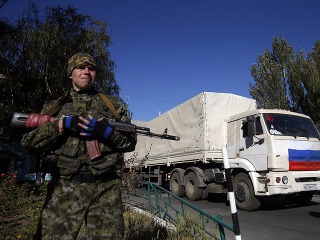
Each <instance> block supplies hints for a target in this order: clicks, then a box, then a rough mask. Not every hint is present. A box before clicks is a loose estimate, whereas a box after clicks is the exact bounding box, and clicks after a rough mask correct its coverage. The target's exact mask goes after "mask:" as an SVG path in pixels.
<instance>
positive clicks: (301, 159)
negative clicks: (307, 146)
mask: <svg viewBox="0 0 320 240" xmlns="http://www.w3.org/2000/svg"><path fill="white" fill-rule="evenodd" d="M288 155H289V171H314V170H320V151H319V150H297V149H288Z"/></svg>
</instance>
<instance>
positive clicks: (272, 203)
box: [171, 193, 320, 240]
mask: <svg viewBox="0 0 320 240" xmlns="http://www.w3.org/2000/svg"><path fill="white" fill-rule="evenodd" d="M183 199H184V200H186V201H188V202H190V203H191V204H193V205H195V206H196V207H198V208H199V209H201V210H203V211H205V212H208V213H209V214H211V215H213V216H217V215H221V216H222V220H223V221H224V222H226V223H228V224H230V225H233V223H232V218H231V213H230V206H228V205H226V201H225V199H224V198H221V197H220V198H219V197H217V196H209V199H208V200H202V201H189V200H187V199H186V198H183ZM171 203H172V204H173V205H175V207H176V208H177V209H179V203H178V202H176V201H172V202H171ZM238 219H239V224H240V233H241V239H242V240H302V239H304V240H318V239H320V193H319V194H317V195H315V196H314V197H313V199H312V201H311V202H310V204H308V205H307V206H302V207H301V206H300V207H299V206H293V205H289V204H288V202H287V201H286V200H285V199H284V198H282V197H270V198H267V199H263V201H262V205H261V208H260V209H259V210H258V211H255V212H245V211H242V210H238ZM225 234H226V239H228V240H231V239H235V235H234V233H233V232H231V231H229V230H228V229H225Z"/></svg>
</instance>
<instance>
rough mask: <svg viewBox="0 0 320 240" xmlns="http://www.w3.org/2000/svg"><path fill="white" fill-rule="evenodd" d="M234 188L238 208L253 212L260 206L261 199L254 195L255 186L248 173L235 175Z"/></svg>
mask: <svg viewBox="0 0 320 240" xmlns="http://www.w3.org/2000/svg"><path fill="white" fill-rule="evenodd" d="M233 189H234V195H235V200H236V204H237V206H238V208H240V209H242V210H245V211H248V212H251V211H255V210H257V209H258V208H259V207H260V201H259V199H258V198H257V197H256V196H255V195H254V190H253V186H252V183H251V180H250V178H249V176H248V175H247V174H245V173H238V174H237V175H236V176H235V177H234V179H233Z"/></svg>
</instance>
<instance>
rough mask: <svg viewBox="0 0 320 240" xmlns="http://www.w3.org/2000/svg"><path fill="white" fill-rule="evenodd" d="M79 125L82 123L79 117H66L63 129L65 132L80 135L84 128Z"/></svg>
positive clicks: (63, 120) (63, 121)
mask: <svg viewBox="0 0 320 240" xmlns="http://www.w3.org/2000/svg"><path fill="white" fill-rule="evenodd" d="M79 123H81V121H80V119H79V116H77V115H72V116H66V117H64V118H63V119H62V127H63V129H64V130H66V131H71V132H74V133H79V134H80V132H81V130H82V128H81V127H80V126H79Z"/></svg>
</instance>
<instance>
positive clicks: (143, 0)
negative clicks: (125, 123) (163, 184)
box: [0, 0, 320, 121]
mask: <svg viewBox="0 0 320 240" xmlns="http://www.w3.org/2000/svg"><path fill="white" fill-rule="evenodd" d="M28 2H29V0H9V1H8V2H7V3H6V4H5V5H4V6H3V7H2V9H0V17H7V18H8V20H10V21H14V20H15V19H16V18H17V16H19V14H20V15H21V14H22V13H23V12H24V11H25V10H26V8H27V6H28ZM31 2H32V3H36V4H37V5H38V6H39V9H40V10H41V9H44V7H45V6H56V5H57V4H60V6H65V5H68V4H71V5H72V6H73V7H75V8H77V11H78V13H81V14H90V15H91V16H92V17H93V18H95V19H99V20H103V21H105V22H107V23H109V24H110V28H109V34H110V36H111V41H112V44H111V45H110V48H109V51H110V53H111V58H112V60H113V61H114V62H115V64H116V68H115V76H116V81H117V83H118V85H119V86H120V88H121V93H120V96H121V97H122V98H123V100H124V101H125V102H127V103H128V105H129V109H130V111H131V112H132V113H133V119H134V120H143V121H150V120H152V119H153V118H155V117H157V116H158V115H159V114H163V113H164V112H166V111H168V110H170V109H171V108H174V107H176V106H177V105H179V104H181V103H183V102H185V101H187V100H188V99H190V98H192V97H194V96H196V95H198V94H200V93H202V92H221V93H232V94H237V95H241V96H244V97H249V98H251V96H250V93H249V84H250V83H251V84H254V83H255V82H254V79H253V77H252V76H251V72H250V67H251V66H252V65H253V64H256V63H257V58H258V56H259V54H264V51H265V49H269V50H271V48H272V43H273V38H274V37H278V38H281V37H284V38H285V39H286V40H287V42H288V43H289V44H290V45H291V46H292V47H293V48H294V50H295V51H298V50H299V49H301V50H302V51H304V52H306V53H307V52H311V51H312V47H313V45H314V43H315V41H316V40H320V28H319V26H320V14H319V9H320V1H318V0H268V1H267V0H266V1H262V0H241V1H240V0H238V1H236V0H233V1H232V0H91V1H87V0H31Z"/></svg>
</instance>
